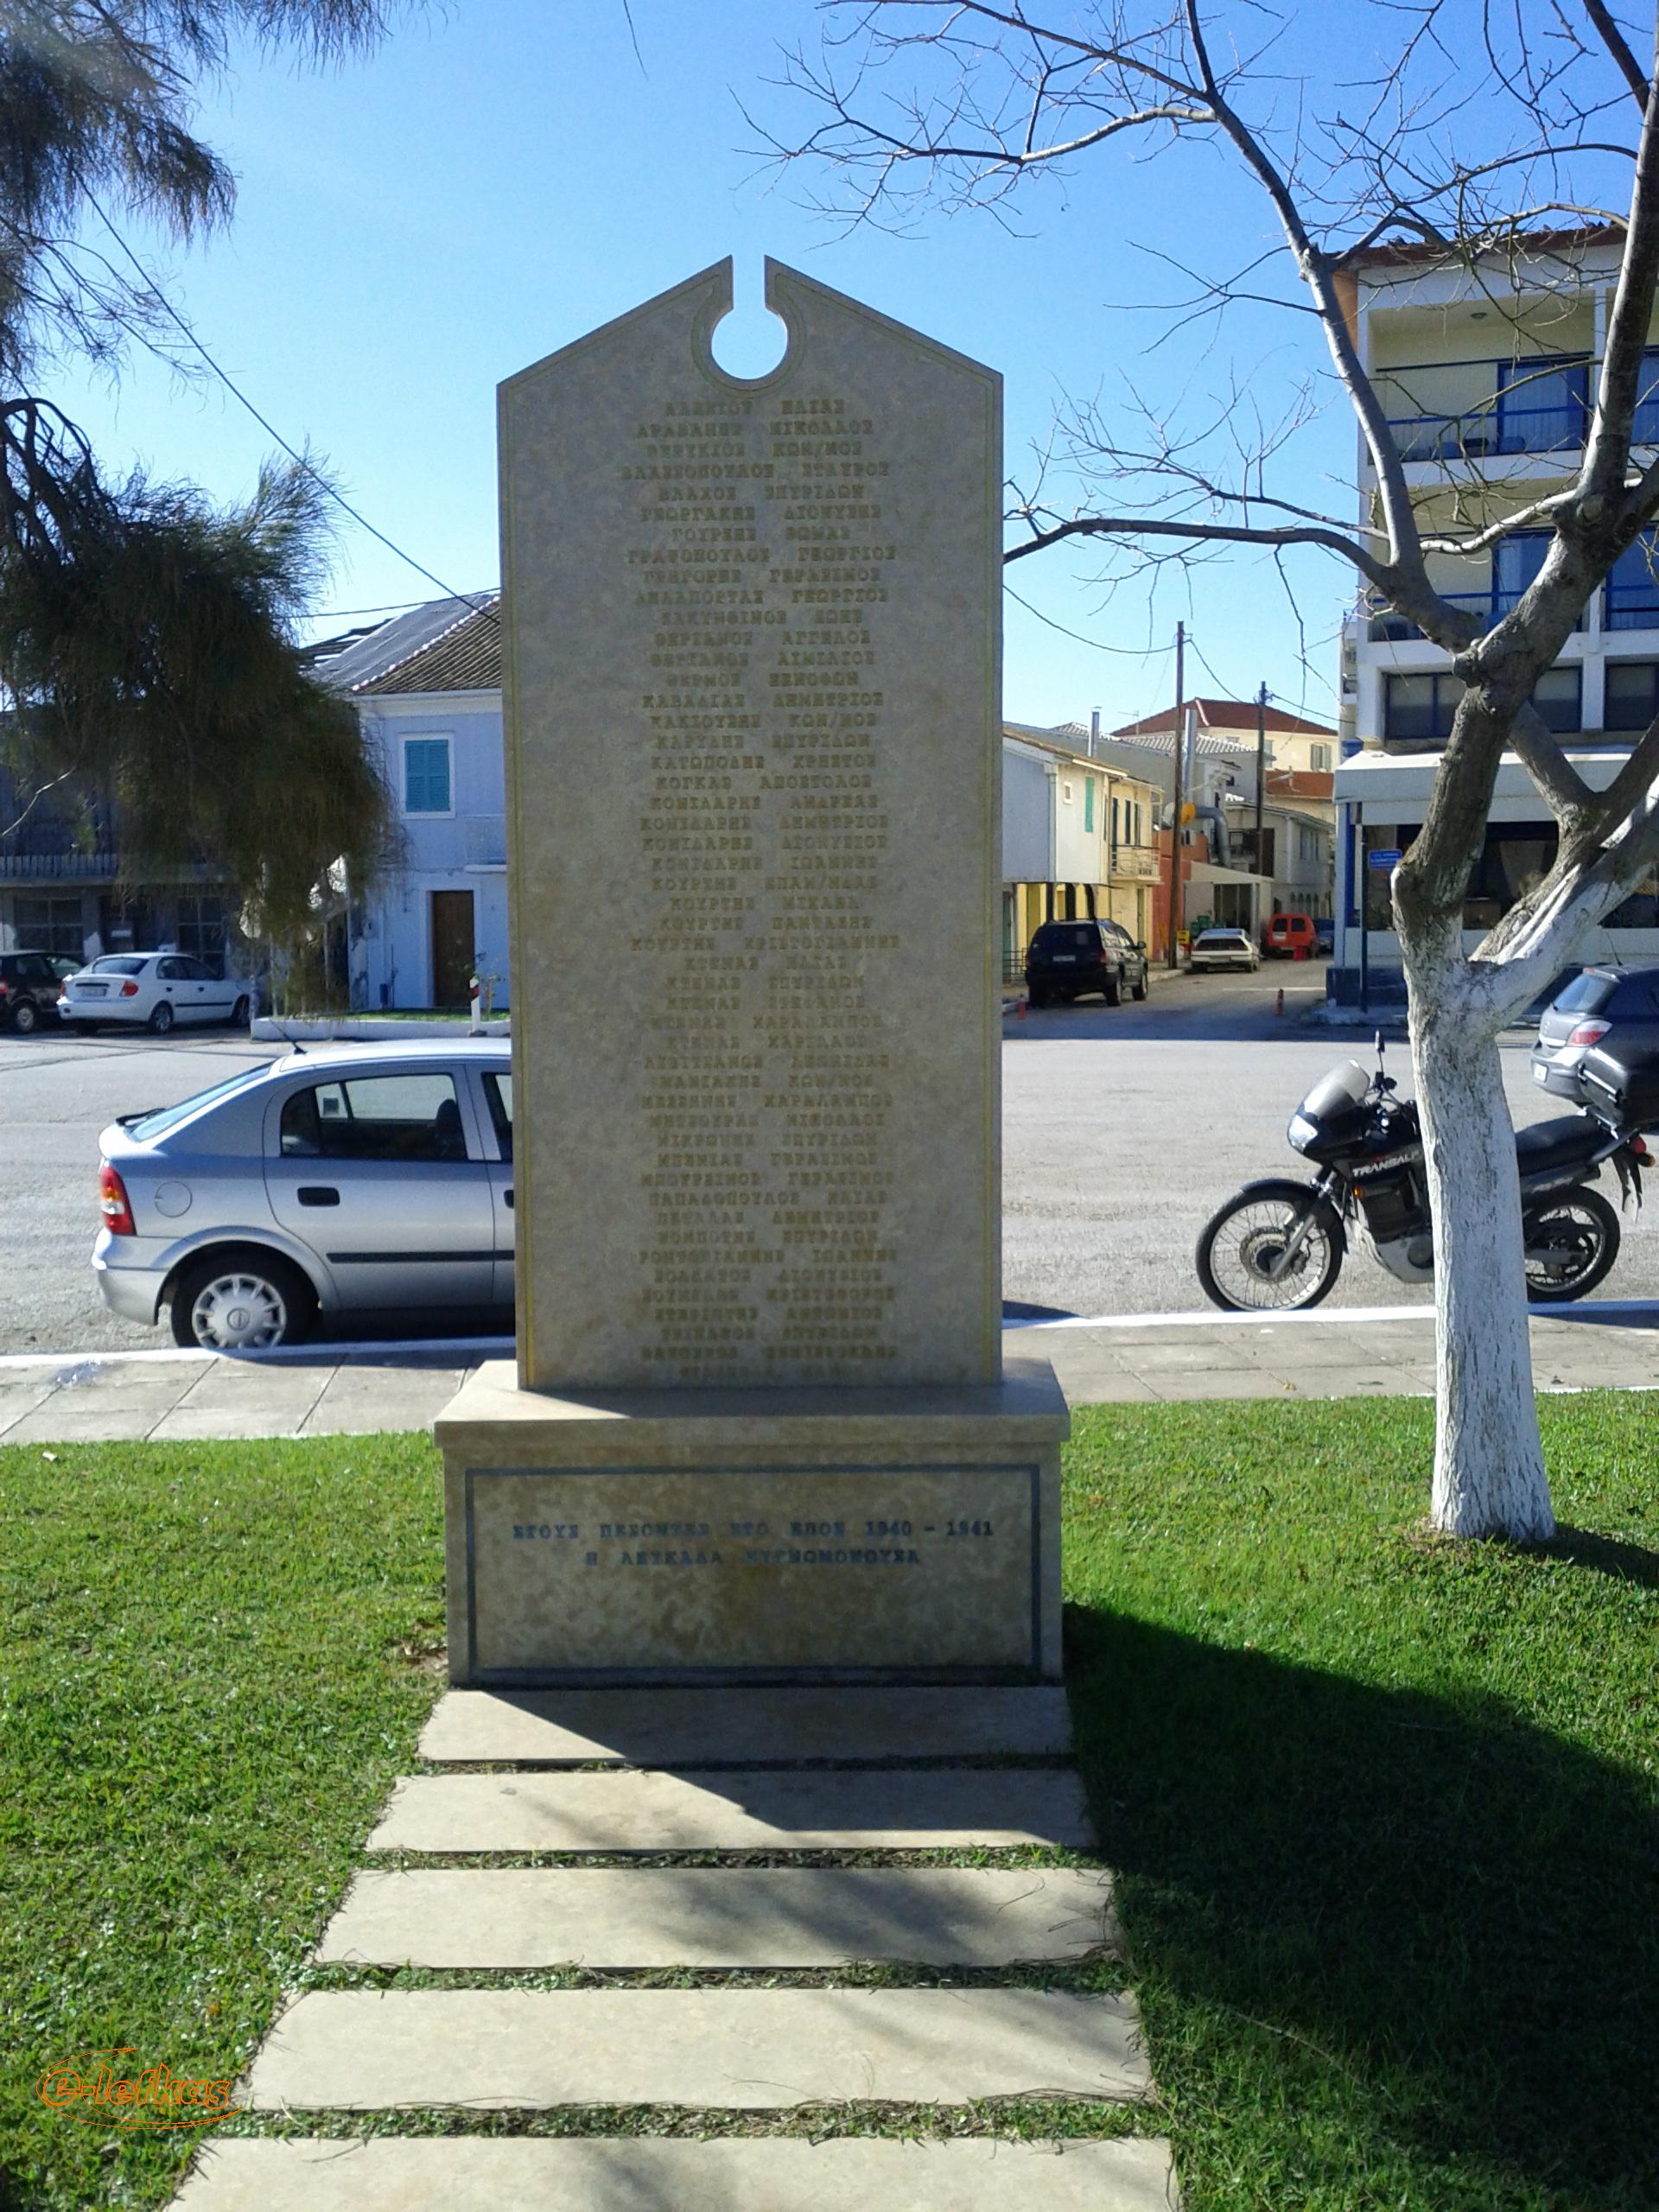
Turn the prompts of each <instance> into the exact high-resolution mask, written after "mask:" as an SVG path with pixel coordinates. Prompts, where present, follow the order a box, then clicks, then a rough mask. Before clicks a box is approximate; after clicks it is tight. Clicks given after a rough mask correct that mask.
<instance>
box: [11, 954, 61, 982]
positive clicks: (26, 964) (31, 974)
mask: <svg viewBox="0 0 1659 2212" xmlns="http://www.w3.org/2000/svg"><path fill="white" fill-rule="evenodd" d="M16 972H17V977H18V980H19V982H24V983H55V982H57V980H58V979H57V977H56V976H54V974H53V972H52V963H51V962H50V961H49V960H45V959H43V958H42V957H41V955H40V954H39V953H38V952H28V953H25V954H24V955H23V957H22V959H21V960H19V961H18V963H17V970H16Z"/></svg>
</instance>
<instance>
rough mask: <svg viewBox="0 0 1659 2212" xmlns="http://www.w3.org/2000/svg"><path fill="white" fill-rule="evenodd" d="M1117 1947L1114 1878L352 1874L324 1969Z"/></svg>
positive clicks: (658, 1963)
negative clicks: (1114, 1944)
mask: <svg viewBox="0 0 1659 2212" xmlns="http://www.w3.org/2000/svg"><path fill="white" fill-rule="evenodd" d="M1115 1941H1116V1926H1115V1923H1114V1922H1113V1918H1112V1892H1111V1883H1110V1879H1109V1877H1108V1876H1107V1875H1105V1874H1103V1873H1101V1872H1097V1871H1096V1870H1092V1869H1085V1868H1077V1867H1064V1866H1046V1867H1031V1868H1026V1867H1020V1868H1017V1869H1016V1868H1001V1867H957V1866H917V1867H897V1866H890V1867H857V1868H855V1867H807V1866H802V1867H779V1868H772V1867H764V1868H762V1867H719V1866H679V1867H641V1868H639V1869H638V1870H637V1871H636V1870H634V1869H631V1868H629V1869H623V1870H620V1871H618V1870H614V1869H610V1868H583V1867H575V1866H561V1867H558V1868H556V1869H545V1868H511V1867H490V1866H479V1867H469V1868H467V1869H465V1870H464V1871H460V1872H458V1871H456V1870H454V1869H453V1868H446V1869H442V1870H432V1871H430V1872H429V1871H426V1870H421V1869H417V1870H415V1871H412V1872H388V1873H378V1872H368V1873H359V1875H357V1876H356V1878H354V1879H353V1883H352V1886H351V1889H350V1890H349V1891H348V1892H347V1894H346V1901H345V1903H344V1904H342V1905H341V1907H340V1910H339V1911H338V1912H337V1913H336V1914H335V1915H334V1918H333V1920H331V1921H330V1922H329V1923H328V1926H327V1929H326V1931H325V1932H324V1935H323V1938H322V1942H321V1945H320V1947H319V1948H318V1951H317V1956H318V1958H319V1959H321V1960H323V1961H327V1962H328V1963H330V1964H333V1963H336V1962H338V1963H342V1964H353V1965H365V1966H388V1967H399V1966H419V1967H455V1968H463V1967H464V1968H468V1969H471V1970H472V1971H474V1972H475V1973H477V1972H505V1971H507V1970H509V1969H518V1968H527V1967H552V1966H562V1965H572V1966H585V1967H607V1968H615V1967H622V1968H638V1967H833V1966H839V1965H842V1964H843V1963H844V1962H845V1961H848V1960H852V1959H865V1960H886V1961H893V1960H907V1961H921V1962H924V1963H925V1964H927V1965H931V1966H981V1967H995V1966H1014V1965H1018V1964H1020V1963H1021V1962H1023V1961H1027V1960H1033V1959H1077V1958H1081V1957H1084V1955H1087V1954H1088V1953H1089V1952H1091V1951H1095V1950H1098V1949H1100V1948H1103V1946H1107V1945H1109V1944H1110V1943H1112V1942H1115Z"/></svg>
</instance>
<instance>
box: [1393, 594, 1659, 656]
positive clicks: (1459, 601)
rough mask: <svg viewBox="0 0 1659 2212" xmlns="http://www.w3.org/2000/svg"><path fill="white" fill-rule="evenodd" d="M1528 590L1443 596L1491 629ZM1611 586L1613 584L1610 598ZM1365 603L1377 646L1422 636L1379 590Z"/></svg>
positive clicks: (1577, 624)
mask: <svg viewBox="0 0 1659 2212" xmlns="http://www.w3.org/2000/svg"><path fill="white" fill-rule="evenodd" d="M1524 589H1525V587H1524V586H1521V587H1518V588H1515V589H1512V590H1506V591H1500V590H1498V588H1497V587H1496V585H1491V584H1489V585H1488V586H1487V588H1486V589H1485V590H1484V591H1443V592H1441V593H1440V597H1441V598H1442V599H1443V600H1444V601H1446V605H1447V606H1448V607H1467V608H1468V609H1469V611H1470V613H1471V614H1478V615H1479V616H1480V618H1481V620H1483V621H1484V623H1485V624H1486V626H1487V627H1488V628H1489V629H1490V628H1491V625H1492V624H1493V623H1494V622H1497V621H1500V620H1502V619H1503V616H1504V615H1506V614H1508V613H1510V612H1511V611H1512V609H1513V608H1514V607H1516V603H1517V602H1518V601H1519V600H1520V599H1521V597H1522V593H1523V591H1524ZM1611 589H1612V588H1611V585H1610V586H1609V596H1610V600H1611ZM1646 591H1647V595H1648V597H1649V599H1650V600H1651V601H1652V603H1653V604H1654V606H1655V607H1656V608H1659V595H1656V594H1659V586H1648V587H1646ZM1594 603H1595V600H1594V594H1592V596H1591V600H1590V603H1589V605H1588V606H1586V607H1584V608H1583V609H1582V610H1581V611H1580V613H1579V614H1578V616H1577V617H1576V619H1575V620H1574V621H1573V630H1574V631H1575V632H1577V631H1580V630H1582V629H1583V628H1584V626H1585V623H1586V619H1587V618H1588V615H1589V612H1590V607H1591V606H1593V605H1594ZM1362 604H1363V610H1364V613H1365V618H1366V625H1365V634H1366V636H1367V637H1368V638H1369V639H1370V641H1371V643H1372V644H1373V645H1402V644H1404V643H1406V642H1407V641H1408V639H1414V638H1421V636H1422V634H1423V633H1422V632H1421V630H1420V629H1419V628H1418V626H1417V625H1416V624H1415V623H1414V622H1412V621H1408V620H1407V618H1406V617H1405V616H1404V615H1403V614H1396V613H1395V612H1394V610H1393V609H1392V608H1391V607H1383V606H1381V605H1380V604H1379V602H1378V601H1377V598H1376V594H1375V593H1371V592H1368V593H1366V594H1365V595H1364V598H1363V602H1362ZM1654 620H1656V621H1659V613H1656V615H1655V616H1654ZM1640 626H1641V625H1638V624H1637V623H1635V622H1625V623H1623V624H1619V623H1615V622H1612V621H1611V620H1610V621H1609V624H1608V627H1609V628H1610V629H1618V628H1624V629H1636V628H1638V627H1640Z"/></svg>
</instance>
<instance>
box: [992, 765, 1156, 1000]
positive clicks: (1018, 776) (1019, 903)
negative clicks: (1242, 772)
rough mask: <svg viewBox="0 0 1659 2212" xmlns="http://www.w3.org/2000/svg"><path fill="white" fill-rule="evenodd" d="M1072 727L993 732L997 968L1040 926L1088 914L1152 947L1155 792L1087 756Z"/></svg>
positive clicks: (1009, 973)
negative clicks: (998, 810)
mask: <svg viewBox="0 0 1659 2212" xmlns="http://www.w3.org/2000/svg"><path fill="white" fill-rule="evenodd" d="M1090 735H1091V734H1090V732H1089V731H1088V730H1085V729H1084V728H1082V727H1081V726H1080V725H1078V724H1077V723H1071V722H1068V723H1065V724H1063V725H1062V726H1061V727H1060V728H1058V729H1044V728H1039V727H1037V726H1035V725H1033V724H1031V723H1026V722H1007V723H1005V724H1004V725H1003V730H1002V911H1001V944H1002V972H1003V975H1004V976H1005V977H1006V978H1007V980H1008V981H1010V982H1012V981H1014V979H1015V978H1016V977H1017V976H1019V975H1020V972H1021V970H1022V968H1023V965H1024V962H1025V957H1026V947H1027V945H1028V944H1030V942H1031V938H1032V935H1033V931H1036V930H1037V929H1039V928H1040V927H1041V925H1042V924H1043V923H1044V922H1051V921H1065V920H1070V919H1072V918H1075V917H1077V916H1078V915H1090V914H1096V915H1100V916H1102V917H1103V918H1110V919H1111V920H1113V921H1116V922H1121V923H1122V925H1123V927H1124V928H1125V929H1126V930H1128V933H1129V935H1130V936H1131V937H1132V938H1135V939H1136V940H1137V941H1138V942H1140V943H1141V944H1151V945H1154V950H1155V949H1156V947H1155V940H1154V931H1155V929H1156V925H1157V906H1156V898H1157V890H1158V883H1159V874H1160V862H1159V855H1158V821H1159V810H1160V807H1161V804H1162V794H1161V793H1160V791H1159V790H1158V789H1157V788H1156V786H1155V785H1153V784H1151V783H1150V782H1148V781H1147V779H1145V778H1143V777H1141V776H1138V775H1135V774H1132V773H1128V772H1126V771H1125V770H1124V769H1123V768H1122V767H1121V766H1119V767H1116V768H1115V767H1111V766H1108V765H1107V763H1106V762H1104V761H1103V760H1097V759H1096V758H1094V757H1093V756H1092V754H1091V753H1090V752H1089V750H1088V749H1087V748H1088V746H1089V744H1090Z"/></svg>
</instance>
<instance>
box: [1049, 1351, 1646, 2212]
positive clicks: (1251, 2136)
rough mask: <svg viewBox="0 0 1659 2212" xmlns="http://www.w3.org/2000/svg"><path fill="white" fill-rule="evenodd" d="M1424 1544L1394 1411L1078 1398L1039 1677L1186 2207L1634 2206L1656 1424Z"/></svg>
mask: <svg viewBox="0 0 1659 2212" xmlns="http://www.w3.org/2000/svg"><path fill="white" fill-rule="evenodd" d="M1655 1406H1656V1401H1655V1399H1653V1398H1652V1397H1650V1396H1637V1397H1630V1396H1617V1395H1603V1394H1598V1395H1594V1396H1585V1397H1574V1398H1553V1399H1548V1400H1546V1401H1545V1402H1544V1405H1543V1418H1544V1425H1545V1440H1546V1443H1547V1446H1548V1451H1549V1455H1550V1464H1551V1465H1552V1467H1553V1468H1554V1478H1553V1487H1554V1498H1555V1506H1556V1512H1557V1515H1558V1516H1559V1518H1560V1521H1561V1522H1562V1523H1563V1524H1564V1533H1563V1535H1562V1538H1561V1540H1560V1541H1559V1542H1558V1544H1557V1545H1556V1546H1555V1547H1554V1548H1553V1549H1552V1550H1551V1551H1550V1552H1548V1553H1547V1554H1534V1555H1531V1556H1526V1555H1522V1554H1516V1553H1514V1552H1511V1551H1508V1550H1505V1549H1503V1548H1500V1547H1497V1546H1494V1545H1479V1546H1460V1545H1459V1546H1454V1545H1447V1544H1444V1543H1437V1542H1435V1541H1427V1540H1425V1538H1424V1537H1423V1536H1422V1535H1421V1533H1420V1532H1419V1530H1418V1528H1417V1526H1416V1524H1417V1522H1418V1521H1419V1518H1420V1516H1421V1512H1422V1508H1423V1504H1424V1496H1425V1494H1424V1488H1423V1475H1422V1469H1423V1467H1424V1465H1425V1464H1426V1460H1427V1452H1428V1449H1429V1442H1430V1421H1431V1416H1430V1410H1429V1408H1428V1407H1427V1404H1424V1403H1421V1402H1416V1401H1406V1400H1398V1401H1394V1402H1388V1401H1383V1402H1376V1401H1370V1400H1368V1401H1364V1402H1354V1401H1351V1402H1348V1403H1346V1404H1328V1405H1305V1406H1298V1407H1294V1408H1289V1407H1279V1406H1274V1407H1273V1408H1270V1409H1269V1408H1266V1407H1262V1406H1257V1405H1234V1406H1223V1405H1217V1404H1204V1405H1190V1406H1159V1407H1148V1408H1145V1409H1141V1408H1135V1409H1134V1410H1133V1411H1130V1410H1129V1409H1123V1410H1119V1409H1117V1408H1104V1407H1099V1408H1092V1409H1090V1411H1088V1412H1086V1413H1084V1414H1081V1415H1080V1416H1079V1418H1078V1420H1077V1424H1076V1430H1075V1433H1074V1439H1073V1442H1072V1446H1071V1453H1070V1459H1069V1478H1068V1488H1067V1504H1068V1507H1069V1521H1068V1527H1067V1536H1066V1546H1065V1560H1066V1567H1065V1573H1066V1596H1067V1598H1068V1599H1069V1601H1070V1606H1071V1611H1070V1617H1069V1618H1070V1622H1071V1648H1070V1655H1069V1661H1068V1671H1069V1677H1070V1686H1071V1697H1072V1703H1073V1709H1074V1712H1075V1713H1076V1716H1077V1732H1078V1748H1079V1754H1080V1757H1081V1758H1082V1761H1083V1764H1084V1770H1085V1771H1086V1773H1087V1775H1088V1777H1089V1780H1090V1789H1091V1791H1092V1794H1093V1799H1094V1804H1095V1810H1096V1818H1097V1821H1099V1823H1100V1826H1101V1832H1102V1836H1103V1843H1104V1847H1105V1854H1106V1857H1107V1858H1108V1859H1109V1861H1110V1862H1111V1863H1112V1864H1113V1865H1114V1866H1116V1867H1118V1868H1119V1869H1121V1870H1122V1911H1123V1917H1124V1921H1125V1925H1126V1928H1127V1931H1128V1938H1129V1942H1130V1947H1131V1948H1130V1956H1129V1960H1128V1979H1129V1980H1130V1982H1131V1983H1132V1985H1133V1986H1135V1987H1136V1988H1137V1990H1138V1991H1139V1993H1140V1997H1141V2004H1142V2005H1143V2007H1144V2010H1145V2013H1146V2018H1147V2024H1148V2027H1149V2029H1150V2032H1151V2038H1152V2054H1153V2063H1154V2069H1155V2071H1156V2074H1157V2075H1158V2079H1159V2082H1160V2090H1161V2094H1162V2097H1163V2107H1164V2115H1165V2118H1166V2121H1167V2123H1168V2126H1169V2129H1170V2133H1172V2135H1173V2139H1174V2142H1175V2146H1176V2156H1177V2163H1178V2165H1179V2171H1180V2176H1181V2180H1182V2183H1183V2186H1184V2188H1185V2190H1186V2192H1187V2204H1188V2207H1189V2212H1211V2208H1217V2212H1218V2209H1219V2208H1222V2207H1224V2208H1226V2212H1244V2208H1249V2212H1255V2209H1256V2208H1258V2207H1259V2208H1262V2212H1268V2208H1271V2212H1288V2208H1292V2207H1295V2208H1299V2212H1300V2208H1304V2207H1306V2208H1313V2207H1317V2208H1319V2212H1373V2209H1374V2212H1385V2208H1386V2209H1387V2212H1405V2208H1411V2212H1417V2208H1421V2212H1475V2208H1479V2212H1495V2208H1497V2207H1499V2206H1502V2207H1503V2208H1505V2212H1522V2208H1525V2212H1543V2208H1545V2207H1548V2208H1550V2212H1590V2208H1606V2212H1611V2208H1612V2207H1615V2206H1617V2207H1618V2208H1620V2212H1624V2208H1630V2209H1631V2212H1634V2208H1636V2207H1638V2206H1640V2207H1643V2208H1647V2209H1648V2212H1650V2208H1652V2207H1654V2206H1655V2205H1656V2204H1659V2063H1656V2060H1659V1940H1656V1929H1659V1829H1656V1790H1655V1777H1656V1736H1655V1720H1656V1714H1659V1695H1656V1690H1659V1682H1656V1664H1659V1414H1656V1411H1655Z"/></svg>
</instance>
